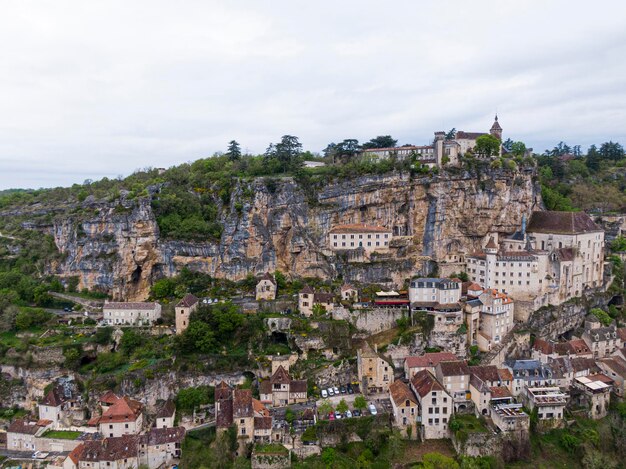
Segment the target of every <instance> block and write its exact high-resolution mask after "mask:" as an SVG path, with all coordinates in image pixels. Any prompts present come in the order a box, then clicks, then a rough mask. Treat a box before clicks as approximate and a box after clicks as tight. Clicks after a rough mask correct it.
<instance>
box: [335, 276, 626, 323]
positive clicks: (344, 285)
mask: <svg viewBox="0 0 626 469" xmlns="http://www.w3.org/2000/svg"><path fill="white" fill-rule="evenodd" d="M348 290H356V288H354V287H353V286H352V285H350V284H349V283H344V284H343V285H342V286H341V291H348ZM625 329H626V328H625Z"/></svg>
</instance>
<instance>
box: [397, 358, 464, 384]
mask: <svg viewBox="0 0 626 469" xmlns="http://www.w3.org/2000/svg"><path fill="white" fill-rule="evenodd" d="M456 359H457V357H456V355H455V354H453V353H452V352H429V353H425V354H424V355H420V356H419V357H413V356H411V357H406V358H405V359H404V378H405V379H407V380H409V379H411V378H412V377H413V376H414V375H415V374H416V373H417V372H419V371H422V370H428V371H430V372H431V373H432V374H435V368H436V367H437V365H438V364H439V362H442V361H454V360H456Z"/></svg>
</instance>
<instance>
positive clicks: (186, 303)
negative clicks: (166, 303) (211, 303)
mask: <svg viewBox="0 0 626 469" xmlns="http://www.w3.org/2000/svg"><path fill="white" fill-rule="evenodd" d="M199 304H200V301H199V300H198V298H196V297H195V296H194V295H192V294H191V293H188V294H186V295H185V296H184V297H183V299H182V300H180V301H179V302H178V304H177V305H176V306H175V308H174V312H175V314H176V334H182V333H183V332H185V330H186V329H187V327H189V317H190V316H191V313H193V312H194V311H195V310H197V309H198V305H199Z"/></svg>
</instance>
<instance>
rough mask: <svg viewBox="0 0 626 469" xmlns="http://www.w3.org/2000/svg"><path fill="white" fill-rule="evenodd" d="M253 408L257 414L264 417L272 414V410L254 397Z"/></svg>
mask: <svg viewBox="0 0 626 469" xmlns="http://www.w3.org/2000/svg"><path fill="white" fill-rule="evenodd" d="M252 410H253V411H254V413H255V414H258V415H260V416H262V417H268V416H269V415H270V411H269V410H268V409H267V407H265V406H264V405H263V403H262V402H261V401H259V400H258V399H254V398H252Z"/></svg>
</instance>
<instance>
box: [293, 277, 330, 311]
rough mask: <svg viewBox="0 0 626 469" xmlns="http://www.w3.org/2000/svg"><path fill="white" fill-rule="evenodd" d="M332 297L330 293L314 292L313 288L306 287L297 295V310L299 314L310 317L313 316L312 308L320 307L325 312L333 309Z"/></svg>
mask: <svg viewBox="0 0 626 469" xmlns="http://www.w3.org/2000/svg"><path fill="white" fill-rule="evenodd" d="M333 304H334V297H333V294H332V293H324V292H317V293H316V292H315V290H313V288H311V287H310V286H308V285H306V286H305V287H304V288H303V289H302V290H300V293H298V310H299V311H300V314H302V315H304V316H306V317H311V316H313V307H314V306H315V305H320V306H321V307H322V308H324V310H325V311H326V312H329V311H330V310H332V309H333Z"/></svg>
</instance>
